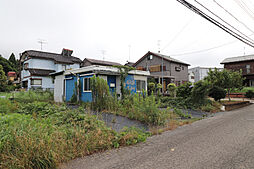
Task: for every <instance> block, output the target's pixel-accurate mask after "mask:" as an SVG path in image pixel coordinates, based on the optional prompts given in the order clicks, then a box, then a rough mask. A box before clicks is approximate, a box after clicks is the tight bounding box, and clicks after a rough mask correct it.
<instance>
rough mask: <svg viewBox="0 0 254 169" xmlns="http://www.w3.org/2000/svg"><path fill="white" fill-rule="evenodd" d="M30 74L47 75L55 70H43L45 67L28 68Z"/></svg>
mask: <svg viewBox="0 0 254 169" xmlns="http://www.w3.org/2000/svg"><path fill="white" fill-rule="evenodd" d="M28 71H29V72H30V74H31V76H48V75H49V74H50V73H53V72H55V71H54V70H45V69H28Z"/></svg>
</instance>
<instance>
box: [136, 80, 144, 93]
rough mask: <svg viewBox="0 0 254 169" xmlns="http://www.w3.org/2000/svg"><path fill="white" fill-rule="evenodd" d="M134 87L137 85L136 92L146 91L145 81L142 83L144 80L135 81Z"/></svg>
mask: <svg viewBox="0 0 254 169" xmlns="http://www.w3.org/2000/svg"><path fill="white" fill-rule="evenodd" d="M136 85H137V91H143V90H146V81H144V80H137V81H136Z"/></svg>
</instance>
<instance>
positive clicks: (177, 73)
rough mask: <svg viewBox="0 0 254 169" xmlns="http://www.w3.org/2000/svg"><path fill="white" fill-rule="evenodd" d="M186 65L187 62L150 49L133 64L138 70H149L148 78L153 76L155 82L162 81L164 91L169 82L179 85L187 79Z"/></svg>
mask: <svg viewBox="0 0 254 169" xmlns="http://www.w3.org/2000/svg"><path fill="white" fill-rule="evenodd" d="M188 66H190V65H189V64H188V63H185V62H182V61H180V60H177V59H174V58H172V57H170V56H167V55H162V54H160V53H154V52H150V51H148V52H147V53H146V54H145V55H144V56H143V57H141V58H140V59H139V60H138V61H137V62H136V63H134V64H133V67H135V68H137V69H138V70H145V71H150V73H151V75H150V77H149V78H154V79H155V81H156V82H157V83H161V84H162V81H163V91H164V92H165V91H166V87H167V85H168V84H169V83H175V84H176V85H177V86H179V85H180V84H183V83H185V82H188V81H189V78H188Z"/></svg>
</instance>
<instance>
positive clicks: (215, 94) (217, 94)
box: [208, 86, 227, 101]
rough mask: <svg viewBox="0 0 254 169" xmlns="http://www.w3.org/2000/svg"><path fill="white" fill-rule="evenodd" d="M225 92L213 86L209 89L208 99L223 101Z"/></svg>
mask: <svg viewBox="0 0 254 169" xmlns="http://www.w3.org/2000/svg"><path fill="white" fill-rule="evenodd" d="M226 93H227V91H226V90H224V89H223V88H221V87H218V86H213V87H212V88H211V89H209V94H208V96H209V97H212V98H214V100H215V101H219V100H220V99H223V98H225V97H226Z"/></svg>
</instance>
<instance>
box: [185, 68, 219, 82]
mask: <svg viewBox="0 0 254 169" xmlns="http://www.w3.org/2000/svg"><path fill="white" fill-rule="evenodd" d="M216 69H217V70H218V71H222V70H223V68H216ZM210 70H212V71H214V70H215V68H209V67H199V66H198V67H194V68H191V69H189V70H188V72H189V82H191V83H196V82H198V81H200V80H203V79H204V78H205V77H206V76H207V75H208V72H209V71H210Z"/></svg>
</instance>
